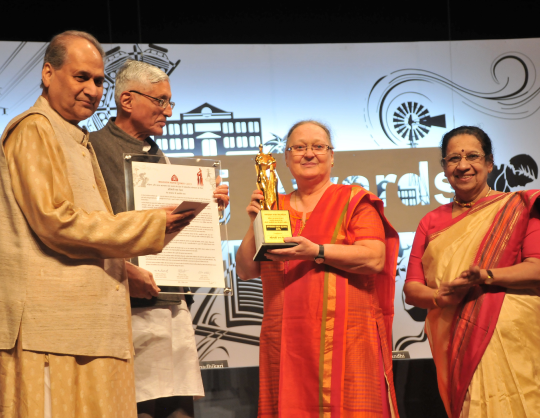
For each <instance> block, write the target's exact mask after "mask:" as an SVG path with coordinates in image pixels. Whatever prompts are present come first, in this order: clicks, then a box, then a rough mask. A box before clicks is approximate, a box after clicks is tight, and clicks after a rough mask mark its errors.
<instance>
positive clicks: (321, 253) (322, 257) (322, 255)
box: [315, 244, 324, 260]
mask: <svg viewBox="0 0 540 418" xmlns="http://www.w3.org/2000/svg"><path fill="white" fill-rule="evenodd" d="M317 259H322V260H324V245H321V244H319V254H317V256H316V257H315V260H317Z"/></svg>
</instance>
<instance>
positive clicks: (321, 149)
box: [287, 144, 334, 155]
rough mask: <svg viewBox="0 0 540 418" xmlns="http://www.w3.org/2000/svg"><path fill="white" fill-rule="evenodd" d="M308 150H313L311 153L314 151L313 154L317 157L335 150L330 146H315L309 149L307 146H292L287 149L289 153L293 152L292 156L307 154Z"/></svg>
mask: <svg viewBox="0 0 540 418" xmlns="http://www.w3.org/2000/svg"><path fill="white" fill-rule="evenodd" d="M308 148H309V149H311V151H313V154H315V155H321V154H326V151H328V150H329V149H334V148H332V147H331V146H330V145H322V144H315V145H312V146H311V147H308V146H306V145H292V146H290V147H289V148H287V151H291V153H292V155H304V154H305V153H306V152H307V150H308Z"/></svg>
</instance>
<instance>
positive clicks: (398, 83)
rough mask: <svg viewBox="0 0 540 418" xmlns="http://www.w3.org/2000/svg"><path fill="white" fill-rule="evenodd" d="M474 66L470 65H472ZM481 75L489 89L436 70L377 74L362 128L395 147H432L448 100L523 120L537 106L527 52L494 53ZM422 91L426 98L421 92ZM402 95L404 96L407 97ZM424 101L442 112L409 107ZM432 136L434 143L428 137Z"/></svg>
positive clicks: (539, 89)
mask: <svg viewBox="0 0 540 418" xmlns="http://www.w3.org/2000/svg"><path fill="white" fill-rule="evenodd" d="M473 66H474V63H471V67H473ZM516 68H517V69H516ZM486 76H489V78H490V79H491V81H492V83H493V87H492V88H491V89H490V91H478V90H474V89H472V88H468V87H463V86H461V85H459V84H458V83H456V82H454V81H452V80H450V79H448V78H446V77H444V76H442V75H440V74H436V73H434V72H432V71H428V70H423V69H416V68H407V69H402V70H397V71H394V72H392V73H390V74H388V75H385V76H382V77H381V78H379V79H378V80H377V81H376V82H375V84H374V85H373V87H372V88H371V91H370V93H369V95H368V97H367V100H366V108H365V121H366V127H367V128H368V129H369V130H371V132H372V134H371V137H372V138H373V139H374V141H375V142H376V143H378V144H380V139H379V138H381V135H380V134H382V138H384V139H385V140H389V141H390V142H391V143H392V144H394V145H398V146H399V145H401V144H402V143H403V142H404V140H405V141H407V145H408V146H410V147H415V146H417V145H418V146H433V145H436V142H438V141H439V140H440V136H441V135H442V133H443V132H442V131H440V132H439V133H437V135H436V136H432V135H430V133H431V132H432V129H431V128H433V127H440V128H446V121H445V119H446V117H445V116H444V114H442V113H443V112H441V111H440V110H443V109H444V110H445V112H444V113H447V114H448V113H449V112H450V114H451V112H452V106H453V105H452V103H454V105H455V102H456V101H461V102H462V104H464V105H465V106H467V107H469V108H471V109H474V110H475V111H477V112H479V113H482V114H484V115H488V116H491V117H493V118H497V119H510V120H518V119H525V118H528V117H530V116H532V115H534V114H535V113H536V112H537V111H538V109H540V86H539V83H538V82H537V77H536V68H535V66H534V63H533V62H532V61H531V59H530V58H529V57H527V56H526V55H524V54H521V53H518V52H508V53H505V54H502V55H500V56H498V57H496V58H495V59H494V60H493V62H492V64H491V68H490V71H489V72H488V73H487V74H486ZM486 78H487V77H486ZM538 81H540V80H538ZM445 90H446V91H445ZM427 92H429V95H430V98H428V97H427V96H426V93H427ZM404 96H407V97H406V99H405V98H404ZM427 102H429V103H431V104H430V105H429V107H430V108H431V110H432V111H433V109H437V110H438V111H437V113H441V115H439V116H434V117H431V116H429V115H428V114H426V115H421V113H422V112H423V110H421V109H419V108H418V107H417V108H416V109H415V108H414V104H415V103H416V105H420V106H423V107H427V106H426V103H427ZM403 105H406V106H403ZM411 106H412V107H411ZM398 109H401V110H398ZM431 138H433V139H436V142H433V141H430V139H431ZM422 140H423V141H422ZM421 142H423V143H421Z"/></svg>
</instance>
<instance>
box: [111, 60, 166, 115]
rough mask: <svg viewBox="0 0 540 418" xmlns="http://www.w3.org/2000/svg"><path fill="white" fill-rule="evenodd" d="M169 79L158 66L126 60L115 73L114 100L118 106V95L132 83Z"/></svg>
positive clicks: (153, 82) (157, 81)
mask: <svg viewBox="0 0 540 418" xmlns="http://www.w3.org/2000/svg"><path fill="white" fill-rule="evenodd" d="M162 81H169V76H168V75H167V74H165V72H164V71H163V70H161V69H159V68H158V67H155V66H153V65H150V64H147V63H146V62H142V61H134V60H127V61H126V62H125V63H124V65H122V67H120V69H119V70H118V73H117V74H116V85H115V88H114V101H115V102H116V105H117V106H118V107H120V96H121V95H122V93H123V92H125V91H127V90H129V89H130V88H131V86H132V85H133V84H139V83H140V84H143V85H144V84H157V83H161V82H162Z"/></svg>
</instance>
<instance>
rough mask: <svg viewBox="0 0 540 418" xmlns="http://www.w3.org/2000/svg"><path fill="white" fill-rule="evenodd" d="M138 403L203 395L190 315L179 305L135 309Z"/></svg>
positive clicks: (134, 326)
mask: <svg viewBox="0 0 540 418" xmlns="http://www.w3.org/2000/svg"><path fill="white" fill-rule="evenodd" d="M131 323H132V329H133V345H134V346H135V387H136V396H137V402H143V401H147V400H150V399H157V398H165V397H169V396H204V388H203V384H202V378H201V371H200V369H199V358H198V354H197V346H196V342H195V333H194V331H193V323H192V320H191V314H190V312H189V310H188V308H187V304H186V301H185V300H182V303H181V304H180V305H170V306H163V307H149V308H133V309H132V317H131Z"/></svg>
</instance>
